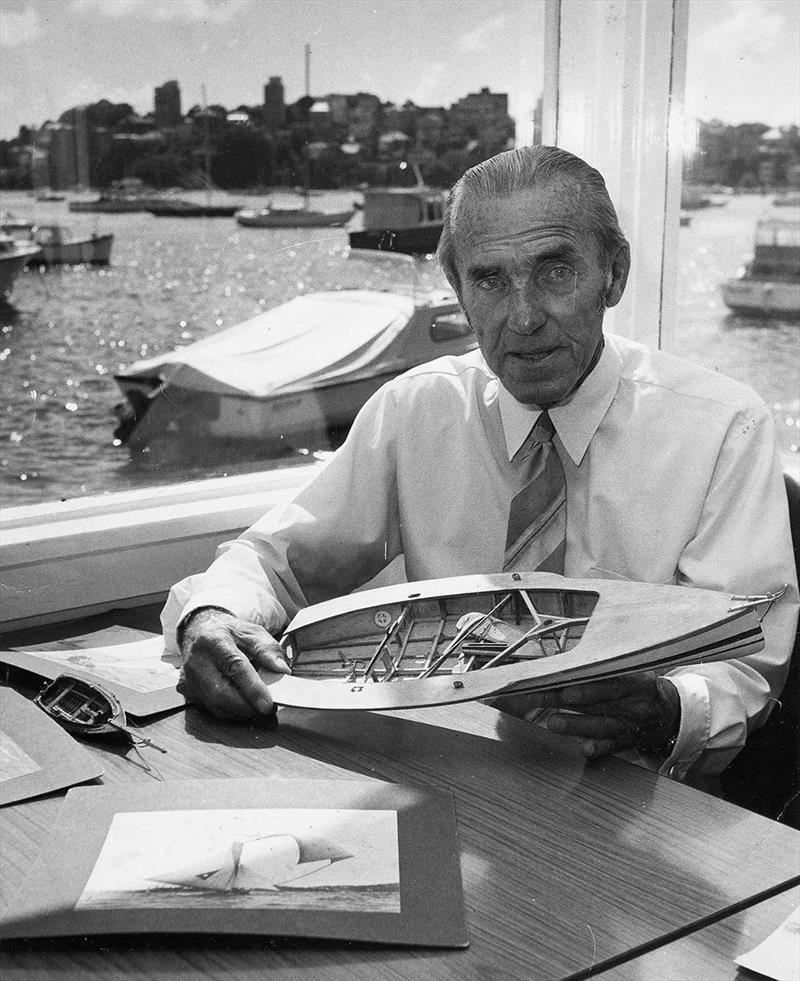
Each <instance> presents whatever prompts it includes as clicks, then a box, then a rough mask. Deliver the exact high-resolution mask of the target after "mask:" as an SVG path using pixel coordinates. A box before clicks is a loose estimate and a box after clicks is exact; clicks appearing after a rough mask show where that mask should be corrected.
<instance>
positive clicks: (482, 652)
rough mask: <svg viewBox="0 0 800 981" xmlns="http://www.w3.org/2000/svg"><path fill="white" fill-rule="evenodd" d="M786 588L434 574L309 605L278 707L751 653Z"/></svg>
mask: <svg viewBox="0 0 800 981" xmlns="http://www.w3.org/2000/svg"><path fill="white" fill-rule="evenodd" d="M779 595H780V593H776V594H774V595H773V594H771V595H769V596H761V597H735V596H731V595H729V594H727V593H719V592H716V591H712V590H707V589H692V588H689V587H684V586H670V585H659V584H652V583H637V582H627V581H616V580H594V579H567V578H564V577H563V576H558V575H553V574H549V573H523V574H521V573H502V574H498V575H481V576H465V577H460V578H454V579H439V580H429V581H425V582H417V583H405V584H402V585H395V586H387V587H383V588H380V589H375V590H368V591H365V592H361V593H354V594H352V595H350V596H346V597H344V598H342V599H337V600H329V601H327V602H324V603H319V604H317V605H314V606H310V607H308V608H307V609H304V610H301V611H300V612H299V613H298V614H297V615H296V616H295V618H294V619H293V620H292V622H291V623H290V624H289V626H288V628H287V630H286V632H285V634H284V636H283V638H282V640H281V644H282V646H283V649H284V652H285V656H286V659H287V661H288V663H289V665H290V667H291V669H292V673H291V674H290V675H279V676H275V675H272V674H270V675H269V676H268V679H267V680H268V683H269V684H270V691H271V694H272V697H273V698H274V700H275V702H276V703H277V704H278V705H284V706H294V707H301V708H315V709H375V710H379V709H404V708H418V707H423V706H428V705H442V704H446V703H449V702H460V701H469V700H471V699H480V698H489V697H493V696H498V695H508V694H512V693H516V692H534V691H546V690H548V689H553V688H560V687H562V686H566V685H572V684H577V683H582V682H588V681H594V680H599V679H602V678H608V677H612V676H615V675H620V674H625V673H630V672H635V671H642V670H646V669H650V670H658V671H665V670H668V669H670V668H673V667H676V666H677V665H682V664H690V663H694V662H708V661H716V660H722V659H726V658H731V657H737V658H738V657H744V656H746V655H747V654H753V653H755V652H757V651H758V650H760V649H761V648H762V647H763V635H762V631H761V625H760V623H761V622H760V614H762V611H763V612H766V609H767V608H768V606H769V604H770V603H771V602H772V601H774V600H775V599H776V598H777V597H778V596H779Z"/></svg>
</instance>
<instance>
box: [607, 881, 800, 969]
mask: <svg viewBox="0 0 800 981" xmlns="http://www.w3.org/2000/svg"><path fill="white" fill-rule="evenodd" d="M797 906H800V889H798V888H797V887H795V888H793V889H787V890H786V891H784V892H782V893H779V894H778V895H777V896H773V897H772V898H771V899H767V900H765V901H764V902H761V903H757V904H756V905H755V906H750V907H748V909H746V910H743V911H741V912H739V913H734V914H731V915H730V916H726V917H725V918H724V919H722V920H720V921H719V922H718V923H714V924H712V925H711V926H707V927H705V928H703V929H700V930H697V931H695V932H694V933H690V934H689V935H688V936H686V937H682V938H681V939H680V940H675V941H673V942H672V943H668V944H664V945H663V946H661V947H659V948H658V949H657V950H654V951H651V952H650V953H649V954H643V955H642V956H641V957H635V958H634V959H633V960H629V961H626V962H625V963H624V964H617V965H616V967H614V968H612V969H611V970H609V971H602V972H601V973H600V974H598V975H596V977H597V979H598V981H649V979H651V978H663V979H667V978H680V979H681V981H746V979H750V978H752V979H754V978H756V977H760V975H754V974H753V973H752V972H750V971H746V970H744V968H741V967H738V965H736V964H734V961H733V959H734V957H738V956H739V955H740V954H743V953H745V952H746V951H749V950H752V949H753V948H754V947H756V946H757V945H758V944H760V943H761V942H762V941H763V940H766V938H767V937H768V936H769V935H770V934H771V933H772V932H773V931H774V930H777V928H778V927H779V926H780V925H781V923H783V921H784V920H785V919H786V917H787V916H788V915H789V914H790V913H791V912H792V910H793V909H795V907H797Z"/></svg>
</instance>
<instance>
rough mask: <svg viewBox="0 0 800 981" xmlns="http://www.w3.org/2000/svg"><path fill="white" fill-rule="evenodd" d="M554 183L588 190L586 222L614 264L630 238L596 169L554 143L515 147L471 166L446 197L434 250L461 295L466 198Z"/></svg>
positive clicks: (606, 259)
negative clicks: (461, 223)
mask: <svg viewBox="0 0 800 981" xmlns="http://www.w3.org/2000/svg"><path fill="white" fill-rule="evenodd" d="M554 181H571V182H572V183H574V184H575V185H576V186H579V187H580V188H581V190H583V191H585V192H586V194H587V206H588V210H587V214H586V220H587V222H588V225H589V229H590V231H591V232H592V233H593V234H594V237H595V239H596V241H597V243H598V245H599V247H600V254H601V259H602V261H603V262H604V263H609V262H611V260H612V259H613V258H614V257H615V256H616V254H617V253H618V252H619V250H620V249H621V248H627V246H628V240H627V239H626V238H625V235H624V233H623V231H622V229H621V228H620V225H619V219H618V218H617V212H616V211H615V209H614V205H613V204H612V203H611V198H610V197H609V195H608V190H607V188H606V182H605V181H604V180H603V176H602V174H601V173H600V172H599V171H598V170H595V169H594V167H590V166H589V164H587V163H586V161H585V160H581V158H580V157H576V156H575V155H574V154H572V153H569V151H567V150H561V149H559V148H558V147H555V146H541V145H537V146H522V147H517V148H516V149H515V150H506V151H505V152H503V153H498V154H497V155H496V156H494V157H490V158H489V159H488V160H484V161H482V162H481V163H479V164H476V165H475V166H474V167H470V169H469V170H468V171H466V173H464V174H463V175H462V176H461V177H460V178H459V179H458V181H456V183H455V184H454V185H453V188H452V189H451V191H450V194H449V195H448V198H447V209H446V211H445V216H444V228H443V229H442V234H441V237H440V239H439V246H438V248H437V250H436V251H437V255H438V257H439V264H440V265H441V267H442V269H443V270H444V274H445V275H446V276H447V279H448V281H449V282H450V285H451V286H452V287H453V289H455V291H456V293H460V287H461V281H460V278H459V275H458V269H457V265H456V240H455V239H456V220H457V218H458V214H459V212H460V210H461V208H462V206H463V204H464V202H465V201H467V200H469V199H470V198H477V199H478V200H484V201H485V200H487V199H491V198H497V197H507V196H509V195H511V194H514V193H515V192H517V191H524V190H529V189H530V188H532V187H534V186H540V187H541V186H544V185H545V184H547V183H549V182H554Z"/></svg>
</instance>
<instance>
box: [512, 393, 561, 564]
mask: <svg viewBox="0 0 800 981" xmlns="http://www.w3.org/2000/svg"><path fill="white" fill-rule="evenodd" d="M553 432H554V427H553V423H552V422H551V420H550V416H549V415H548V414H547V413H546V412H543V413H542V414H541V415H540V416H539V418H538V419H537V420H536V423H535V425H534V426H533V428H532V429H531V431H530V433H529V434H528V437H527V438H526V440H525V442H524V443H523V444H522V446H521V447H520V449H519V450H518V451H517V454H516V457H515V459H517V460H519V461H520V462H521V463H522V465H523V466H524V467H525V470H526V476H525V485H524V486H523V488H522V490H521V491H519V492H518V493H517V494H516V495H515V496H514V498H513V500H512V501H511V510H510V512H509V516H508V533H507V535H506V552H505V559H504V561H503V571H506V570H509V569H514V570H520V571H522V570H526V571H533V570H538V571H540V572H558V573H562V574H563V572H564V552H565V549H566V542H565V535H566V528H567V499H566V485H565V482H564V470H563V468H562V466H561V460H559V458H558V453H557V451H556V448H555V447H554V446H553Z"/></svg>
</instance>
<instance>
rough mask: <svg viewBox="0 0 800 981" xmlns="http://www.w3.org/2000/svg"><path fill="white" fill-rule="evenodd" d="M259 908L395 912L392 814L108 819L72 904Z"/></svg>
mask: <svg viewBox="0 0 800 981" xmlns="http://www.w3.org/2000/svg"><path fill="white" fill-rule="evenodd" d="M262 907H265V908H272V909H276V908H288V909H325V910H332V909H333V910H351V911H359V912H381V913H387V912H396V913H399V912H400V875H399V859H398V843H397V815H396V812H394V811H378V810H375V811H373V810H350V809H291V810H289V809H257V810H252V809H243V810H229V811H220V810H196V811H163V812H124V813H117V814H115V815H114V818H113V820H112V822H111V826H110V828H109V830H108V834H107V836H106V839H105V841H104V843H103V847H102V849H101V851H100V854H99V856H98V858H97V861H96V863H95V866H94V869H93V871H92V873H91V875H90V877H89V880H88V882H87V883H86V886H85V887H84V889H83V892H82V894H81V896H80V898H79V900H78V902H77V904H76V909H106V910H110V909H136V908H148V909H153V908H163V909H186V908H198V909H209V908H221V909H231V908H243V909H255V908H262Z"/></svg>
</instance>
